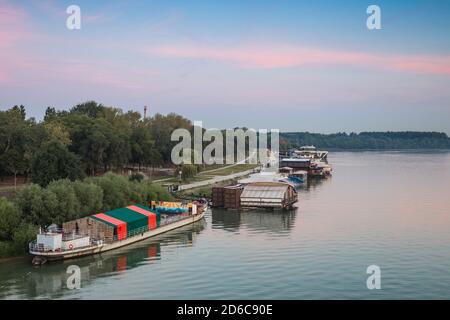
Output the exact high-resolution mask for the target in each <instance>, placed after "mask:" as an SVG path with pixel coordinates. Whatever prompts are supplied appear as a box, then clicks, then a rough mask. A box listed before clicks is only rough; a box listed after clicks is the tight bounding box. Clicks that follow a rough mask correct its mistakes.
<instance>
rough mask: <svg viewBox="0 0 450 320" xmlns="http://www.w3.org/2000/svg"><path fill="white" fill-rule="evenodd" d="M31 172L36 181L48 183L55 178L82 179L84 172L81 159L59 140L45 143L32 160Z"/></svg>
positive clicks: (43, 183)
mask: <svg viewBox="0 0 450 320" xmlns="http://www.w3.org/2000/svg"><path fill="white" fill-rule="evenodd" d="M31 174H32V179H33V182H34V183H37V184H39V185H41V186H46V185H48V184H49V183H50V182H51V181H53V180H58V179H65V178H68V179H70V180H75V179H80V178H83V177H84V173H83V170H82V167H81V164H80V161H79V159H78V158H77V157H76V156H75V155H74V154H73V153H71V152H70V151H69V150H68V149H67V147H66V146H64V145H63V144H62V142H60V141H59V140H51V141H49V142H48V143H45V144H44V145H43V147H42V149H41V150H40V151H38V152H37V153H36V155H35V156H34V158H33V160H32V165H31Z"/></svg>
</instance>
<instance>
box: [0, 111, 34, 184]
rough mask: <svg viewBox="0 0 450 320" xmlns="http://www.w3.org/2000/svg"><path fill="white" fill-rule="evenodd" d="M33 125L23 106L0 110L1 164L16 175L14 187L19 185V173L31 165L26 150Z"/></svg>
mask: <svg viewBox="0 0 450 320" xmlns="http://www.w3.org/2000/svg"><path fill="white" fill-rule="evenodd" d="M31 125H32V123H30V122H27V121H26V120H25V109H24V107H23V106H20V107H18V106H14V107H13V108H11V109H10V110H8V111H6V112H0V165H1V166H2V167H3V168H5V170H6V172H10V173H12V174H13V175H14V188H16V186H17V175H18V174H21V173H24V172H26V171H27V168H28V167H29V162H28V161H27V160H28V159H27V157H26V150H27V147H28V141H29V138H30V134H29V133H30V126H31Z"/></svg>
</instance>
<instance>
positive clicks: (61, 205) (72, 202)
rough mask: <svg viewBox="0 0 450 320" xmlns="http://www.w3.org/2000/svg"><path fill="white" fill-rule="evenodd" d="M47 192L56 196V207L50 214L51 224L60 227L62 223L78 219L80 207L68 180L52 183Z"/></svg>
mask: <svg viewBox="0 0 450 320" xmlns="http://www.w3.org/2000/svg"><path fill="white" fill-rule="evenodd" d="M47 191H49V192H51V193H53V194H54V195H55V196H56V205H55V206H54V207H53V210H54V211H53V212H51V214H50V216H51V218H52V222H53V223H57V224H60V225H61V224H62V223H63V222H66V221H70V220H74V219H77V218H79V216H80V207H81V205H80V202H79V200H78V198H77V194H76V192H75V189H74V187H73V185H72V183H71V182H70V180H68V179H64V180H58V181H53V182H51V183H50V184H49V185H48V187H47Z"/></svg>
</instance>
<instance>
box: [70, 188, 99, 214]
mask: <svg viewBox="0 0 450 320" xmlns="http://www.w3.org/2000/svg"><path fill="white" fill-rule="evenodd" d="M72 185H73V189H74V191H75V194H76V197H77V199H78V202H79V204H80V209H79V210H80V212H79V215H80V216H81V217H83V216H87V215H90V214H95V213H99V212H100V211H101V209H102V207H103V189H102V188H101V187H100V186H98V185H96V184H94V183H92V182H89V181H86V180H85V181H75V182H73V184H72Z"/></svg>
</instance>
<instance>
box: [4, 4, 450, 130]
mask: <svg viewBox="0 0 450 320" xmlns="http://www.w3.org/2000/svg"><path fill="white" fill-rule="evenodd" d="M72 4H75V5H78V6H79V7H80V8H81V30H69V29H67V27H66V19H67V17H68V16H69V15H68V14H67V13H66V8H67V7H68V6H69V5H72ZM371 4H376V5H378V6H379V7H380V8H381V24H382V29H381V30H369V29H368V28H367V26H366V19H367V17H368V14H367V13H366V9H367V7H368V6H369V5H371ZM449 34H450V1H444V0H443V1H426V0H424V1H412V0H411V1H399V0H398V1H378V0H376V1H361V0H359V1H262V0H258V1H244V0H241V1H194V0H182V1H168V0H165V1H79V0H73V1H50V0H42V1H13V0H10V1H8V0H6V1H5V0H0V109H1V110H5V109H7V108H9V107H11V106H13V105H15V104H23V105H25V106H26V107H27V111H28V116H33V117H36V118H37V119H42V116H43V113H44V110H45V108H46V107H47V106H54V107H56V108H57V109H69V108H70V107H71V106H73V105H75V104H77V103H79V102H83V101H87V100H95V101H97V102H100V103H103V104H104V105H107V106H115V107H120V108H122V109H124V110H130V109H133V110H137V111H141V112H142V111H143V106H144V105H148V106H149V111H150V114H154V113H155V112H160V113H168V112H176V113H179V114H182V115H184V116H185V117H187V118H189V119H191V120H201V121H203V124H204V126H205V127H218V128H230V127H235V126H246V127H253V128H256V129H257V128H268V129H271V128H277V129H280V130H282V131H311V132H324V133H329V132H337V131H347V132H351V131H356V132H359V131H384V130H395V131H400V130H419V131H428V130H433V131H444V132H447V133H450V36H449Z"/></svg>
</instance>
